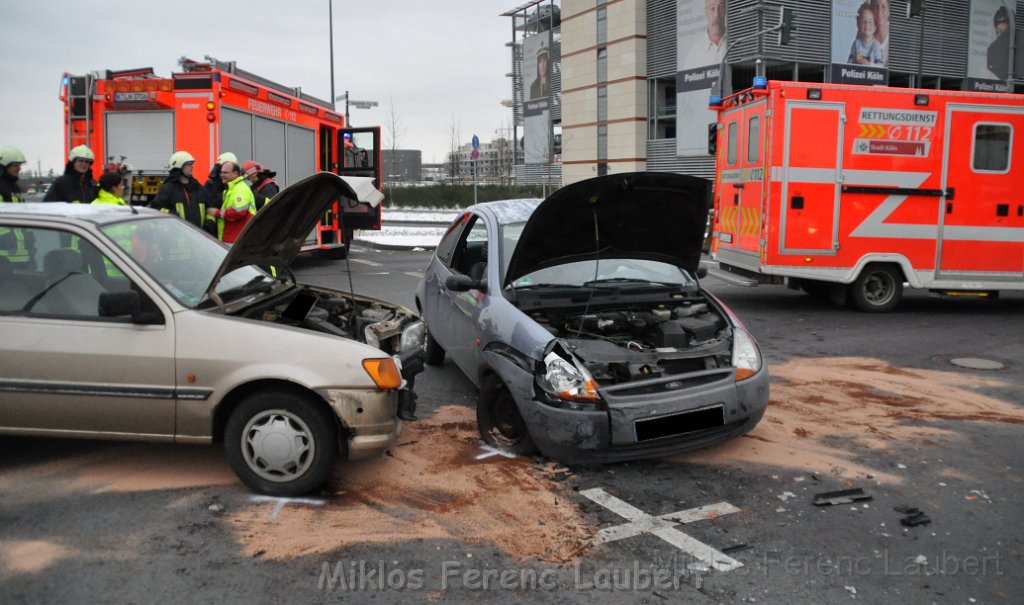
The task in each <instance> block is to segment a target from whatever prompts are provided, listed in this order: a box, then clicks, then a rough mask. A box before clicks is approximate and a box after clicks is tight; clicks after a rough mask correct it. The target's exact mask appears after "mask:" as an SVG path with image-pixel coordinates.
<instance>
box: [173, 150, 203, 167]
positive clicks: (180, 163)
mask: <svg viewBox="0 0 1024 605" xmlns="http://www.w3.org/2000/svg"><path fill="white" fill-rule="evenodd" d="M195 161H196V159H195V158H194V157H192V154H191V153H189V152H187V151H175V152H174V153H173V154H171V159H170V160H168V161H167V166H168V167H170V169H171V170H174V169H175V168H177V169H178V170H181V169H182V168H184V167H185V164H188V163H189V162H195Z"/></svg>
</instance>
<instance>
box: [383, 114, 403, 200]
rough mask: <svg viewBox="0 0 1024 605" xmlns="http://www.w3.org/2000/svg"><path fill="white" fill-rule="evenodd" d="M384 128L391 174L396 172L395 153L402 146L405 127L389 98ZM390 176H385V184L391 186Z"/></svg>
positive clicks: (385, 146) (385, 145)
mask: <svg viewBox="0 0 1024 605" xmlns="http://www.w3.org/2000/svg"><path fill="white" fill-rule="evenodd" d="M384 128H385V131H386V133H387V134H385V135H384V148H385V149H386V150H387V151H388V168H390V169H391V172H394V171H395V169H396V167H397V163H396V162H395V160H396V156H397V155H398V154H397V153H395V151H396V150H397V149H398V148H399V147H400V146H401V145H402V137H404V136H405V126H404V125H403V124H402V118H401V117H399V115H398V112H397V111H396V110H395V101H394V99H392V98H391V97H388V109H387V111H386V112H385V114H384ZM391 176H392V175H390V174H385V175H384V179H385V182H386V183H388V184H389V185H390V183H391V181H392V179H391Z"/></svg>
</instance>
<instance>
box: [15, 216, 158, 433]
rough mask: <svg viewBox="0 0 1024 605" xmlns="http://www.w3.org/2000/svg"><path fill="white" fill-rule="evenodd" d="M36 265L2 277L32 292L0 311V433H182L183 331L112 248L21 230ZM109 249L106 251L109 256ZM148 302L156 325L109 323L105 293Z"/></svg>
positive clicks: (69, 234) (87, 237)
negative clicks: (179, 340) (178, 422)
mask: <svg viewBox="0 0 1024 605" xmlns="http://www.w3.org/2000/svg"><path fill="white" fill-rule="evenodd" d="M10 226H11V227H12V228H17V229H20V230H21V232H22V233H23V234H24V235H25V236H26V239H27V240H30V241H31V242H32V246H31V251H30V258H29V260H28V261H27V262H24V263H19V266H18V267H17V268H16V270H15V271H12V272H10V273H5V274H3V275H0V282H4V281H5V282H9V283H0V289H4V288H7V287H14V286H12V284H17V288H18V289H19V290H22V291H24V292H25V296H26V300H25V301H24V302H23V303H21V304H12V305H7V306H6V307H5V310H4V311H3V312H0V334H2V335H3V338H2V339H0V356H2V358H0V367H2V368H3V372H2V374H0V431H3V432H7V433H16V434H48V435H69V436H74V435H89V436H103V435H108V436H122V435H133V436H148V437H152V438H157V439H163V438H172V437H173V434H174V410H175V376H174V326H173V323H172V322H173V316H172V314H171V313H170V311H169V309H168V308H167V307H166V306H164V305H163V304H162V303H158V302H157V301H159V298H158V297H155V296H154V295H153V293H152V292H151V291H147V289H146V288H145V287H143V286H142V285H141V282H140V281H139V279H138V274H137V273H135V271H133V269H132V267H131V266H129V265H127V264H126V263H125V262H124V261H123V259H121V258H120V257H119V256H118V255H116V254H113V255H112V254H110V252H113V248H112V246H113V244H112V242H110V241H109V240H105V239H104V240H102V241H101V240H100V239H99V238H98V237H97V236H95V235H94V234H88V233H85V232H83V231H78V230H71V229H59V228H51V227H47V226H39V225H36V226H33V225H29V224H24V223H23V224H21V225H18V226H14V225H10ZM104 250H105V251H106V252H107V253H105V252H104ZM124 290H134V291H136V292H138V293H139V294H140V298H141V301H142V307H143V308H144V309H145V310H146V311H147V312H148V314H149V316H150V318H149V320H148V321H149V323H135V322H133V321H132V319H131V318H129V317H116V318H111V317H101V316H100V313H99V311H98V308H99V297H100V295H101V294H103V293H105V292H116V291H124Z"/></svg>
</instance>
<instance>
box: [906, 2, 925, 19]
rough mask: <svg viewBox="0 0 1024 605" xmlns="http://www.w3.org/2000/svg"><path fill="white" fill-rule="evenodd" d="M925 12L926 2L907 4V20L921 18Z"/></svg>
mask: <svg viewBox="0 0 1024 605" xmlns="http://www.w3.org/2000/svg"><path fill="white" fill-rule="evenodd" d="M923 12H924V0H910V1H909V2H907V19H909V18H911V17H920V16H921V14H922V13H923Z"/></svg>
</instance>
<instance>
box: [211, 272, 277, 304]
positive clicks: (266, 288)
mask: <svg viewBox="0 0 1024 605" xmlns="http://www.w3.org/2000/svg"><path fill="white" fill-rule="evenodd" d="M274 283H275V282H274V280H273V279H272V278H270V277H267V276H266V275H257V276H256V277H254V278H252V279H250V280H249V281H247V282H245V283H244V284H242V285H241V286H235V287H234V288H228V289H227V290H224V291H223V292H218V293H217V294H218V295H220V297H221V299H227V298H239V297H242V296H245V295H246V294H256V293H258V292H270V291H271V290H273V289H274Z"/></svg>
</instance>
